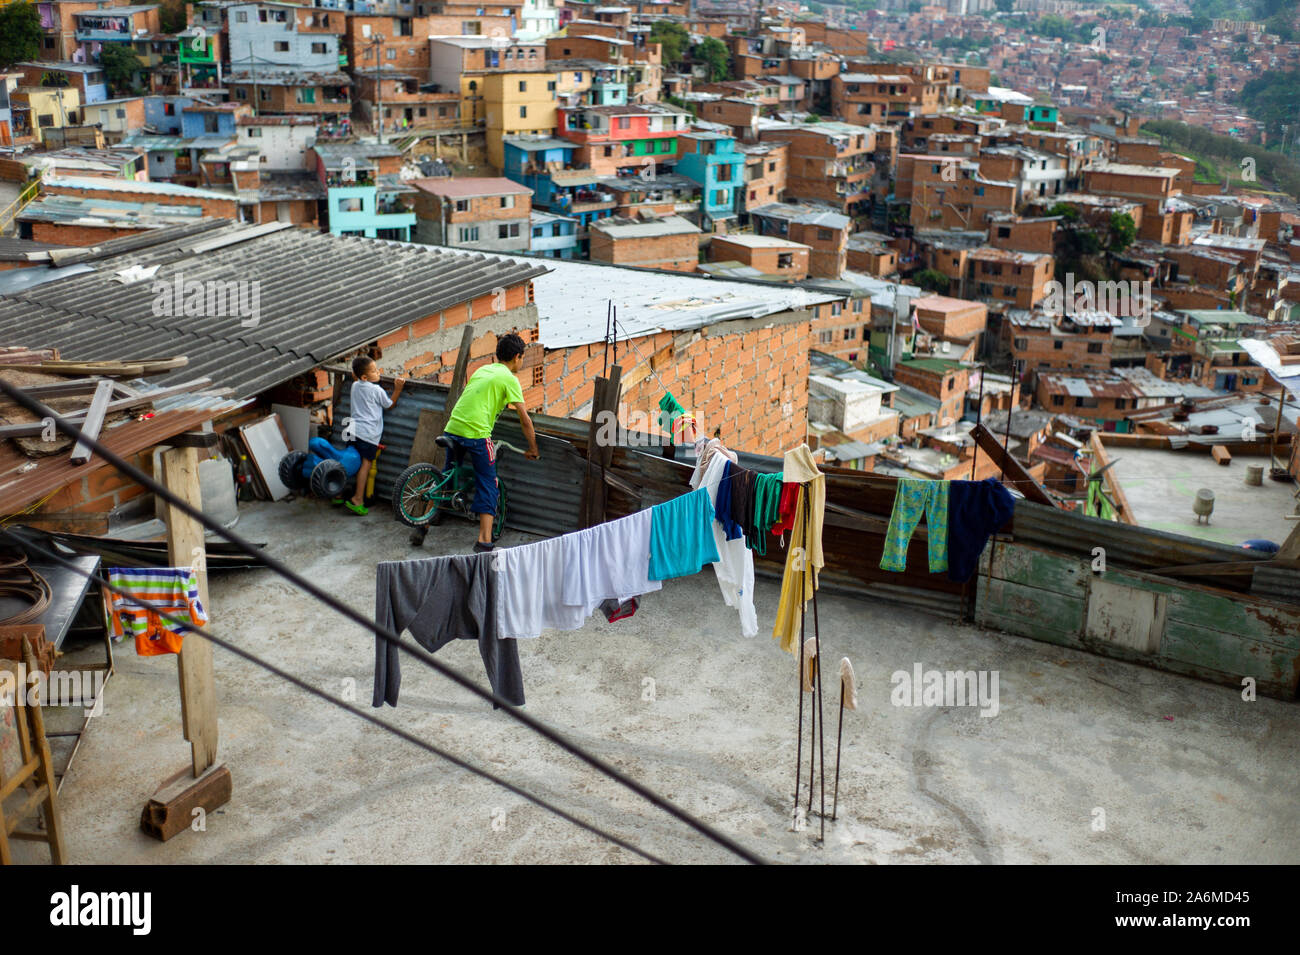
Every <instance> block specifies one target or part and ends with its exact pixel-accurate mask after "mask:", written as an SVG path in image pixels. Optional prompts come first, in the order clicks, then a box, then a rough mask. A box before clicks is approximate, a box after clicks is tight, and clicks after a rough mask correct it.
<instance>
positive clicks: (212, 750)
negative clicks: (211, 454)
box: [162, 448, 217, 777]
mask: <svg viewBox="0 0 1300 955" xmlns="http://www.w3.org/2000/svg"><path fill="white" fill-rule="evenodd" d="M162 470H163V484H164V485H165V486H166V487H167V489H168V490H169V491H171V492H172V493H173V494H175V495H176V496H177V497H178V498H180V499H181V500H182V501H184V502H185V503H187V504H189V505H191V506H193V507H196V508H197V507H199V506H200V499H199V456H198V452H197V451H195V450H194V449H193V448H172V449H170V450H168V451H164V452H163V454H162ZM166 520H167V560H168V563H169V564H170V565H171V566H173V567H195V576H196V577H197V578H198V584H199V600H200V601H201V602H202V604H203V608H204V610H206V611H207V612H208V616H209V617H211V616H212V605H211V604H210V603H209V602H208V574H207V563H206V551H205V549H204V544H203V525H202V524H200V523H199V522H198V521H196V520H195V519H194V518H192V517H190V516H189V515H188V514H185V513H184V512H182V511H181V510H180V509H179V508H176V507H173V506H172V505H170V504H168V505H167V508H166ZM211 625H212V624H211V622H209V623H208V624H207V626H211ZM177 672H178V674H179V677H180V689H181V720H182V724H183V727H184V733H185V738H186V739H187V740H189V742H190V755H191V757H192V762H193V769H194V775H195V777H198V776H201V775H202V774H203V773H204V772H205V771H206V770H207V769H209V768H210V767H211V766H212V765H213V764H214V763H215V762H216V759H217V690H216V684H215V680H214V678H213V670H212V644H211V643H209V642H208V641H207V640H205V639H204V638H203V637H200V636H198V635H196V634H190V635H189V636H187V637H186V638H185V642H184V644H182V646H181V652H180V654H179V655H178V660H177Z"/></svg>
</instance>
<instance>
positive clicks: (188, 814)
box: [140, 766, 233, 842]
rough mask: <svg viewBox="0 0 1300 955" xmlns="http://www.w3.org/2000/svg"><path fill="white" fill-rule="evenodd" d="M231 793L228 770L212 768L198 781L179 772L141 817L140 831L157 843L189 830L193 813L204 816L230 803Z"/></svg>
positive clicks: (157, 793)
mask: <svg viewBox="0 0 1300 955" xmlns="http://www.w3.org/2000/svg"><path fill="white" fill-rule="evenodd" d="M232 789H233V785H232V781H231V778H230V770H229V769H227V768H226V767H225V766H214V767H212V768H211V769H209V770H208V771H207V772H205V773H204V774H203V775H202V776H200V777H198V778H197V779H191V778H188V771H186V770H182V771H181V772H180V773H178V774H177V775H176V776H174V777H172V779H171V780H169V781H168V782H167V783H164V784H163V786H162V787H160V788H159V791H158V792H156V793H155V794H154V795H153V798H151V799H150V800H149V801H148V802H147V803H145V806H144V810H143V811H142V812H141V813H140V828H141V829H142V830H143V831H144V832H146V833H147V834H149V835H151V836H153V837H154V838H155V839H157V840H159V841H160V842H166V841H167V840H168V839H170V838H171V837H172V836H175V835H177V834H178V833H181V832H184V831H185V830H186V829H188V828H190V826H191V825H192V824H193V822H194V819H195V810H196V809H199V810H202V811H203V814H206V813H209V812H212V811H213V810H215V809H219V808H220V807H221V806H224V805H225V804H226V803H228V802H230V796H231V792H232Z"/></svg>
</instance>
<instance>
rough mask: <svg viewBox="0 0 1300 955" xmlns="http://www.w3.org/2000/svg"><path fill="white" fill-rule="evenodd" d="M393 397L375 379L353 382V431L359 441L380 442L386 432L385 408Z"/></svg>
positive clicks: (389, 404)
mask: <svg viewBox="0 0 1300 955" xmlns="http://www.w3.org/2000/svg"><path fill="white" fill-rule="evenodd" d="M392 406H393V399H392V398H390V397H388V392H386V391H384V389H383V388H380V387H379V386H378V385H377V384H375V383H374V382H373V381H354V382H352V433H353V435H354V436H355V437H356V439H357V440H358V441H366V442H369V443H370V444H378V443H379V439H380V438H381V437H383V434H384V409H385V408H391V407H392Z"/></svg>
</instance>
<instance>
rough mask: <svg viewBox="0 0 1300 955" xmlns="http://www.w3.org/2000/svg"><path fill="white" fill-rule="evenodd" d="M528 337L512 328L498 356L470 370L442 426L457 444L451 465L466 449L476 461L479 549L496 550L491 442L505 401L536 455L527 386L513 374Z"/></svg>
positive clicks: (494, 471)
mask: <svg viewBox="0 0 1300 955" xmlns="http://www.w3.org/2000/svg"><path fill="white" fill-rule="evenodd" d="M524 348H525V345H524V340H523V339H522V338H520V337H519V336H518V335H516V334H514V333H513V332H512V333H511V334H509V335H504V336H502V338H501V339H500V340H499V341H497V360H496V361H495V362H494V363H492V364H490V365H484V366H483V367H482V368H480V369H479V370H478V371H476V372H474V374H472V375H470V377H469V381H467V382H466V383H465V390H464V391H462V392H461V393H460V398H459V399H458V400H457V401H456V406H455V407H454V408H452V410H451V417H449V418H448V419H447V427H446V428H445V429H444V430H445V431H446V433H447V436H448V437H450V438H451V439H452V441H453V443H454V444H455V445H456V447H455V448H454V449H453V450H452V451H451V452H450V453H449V454H448V455H447V463H446V467H447V468H451V467H453V466H455V464H456V463H457V462H458V461H459V459H460V456H461V455H462V454H468V455H469V456H470V460H471V461H472V462H473V464H474V479H475V490H474V503H473V505H472V509H473V511H474V513H475V514H477V515H478V542H477V543H476V544H475V545H474V550H475V551H487V550H491V549H492V520H493V518H494V517H495V516H496V511H497V468H496V449H495V448H494V447H493V446H492V429H493V427H494V426H495V425H496V420H497V415H499V414H500V413H501V411H502V409H504V408H505V407H506V406H507V405H509V406H510V407H511V408H514V409H515V411H516V412H517V413H518V415H519V424H520V426H521V427H522V428H523V430H524V439H525V440H526V441H527V442H528V452H527V454H526V455H525V457H527V458H529V459H532V460H536V458H537V456H538V454H537V434H536V432H535V431H534V430H533V421H532V419H531V418H529V417H528V412H527V411H526V410H525V409H524V391H523V388H522V387H520V384H519V379H518V378H516V377H515V374H516V373H517V372H518V371H519V368H520V366H521V365H523V362H524Z"/></svg>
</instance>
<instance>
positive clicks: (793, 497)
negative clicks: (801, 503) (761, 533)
mask: <svg viewBox="0 0 1300 955" xmlns="http://www.w3.org/2000/svg"><path fill="white" fill-rule="evenodd" d="M799 487H800V485H798V484H795V483H794V482H793V481H786V482H784V483H783V484H782V485H781V501H780V504H779V505H778V513H779V514H780V516H779V517H778V518H777V521H776V523H775V524H773V525H772V533H773V534H774V535H776V536H778V537H779V536H780V535H781V534H784V533H785V532H786V531H789V530H793V529H794V506H795V503H796V502H797V501H798V500H799Z"/></svg>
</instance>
